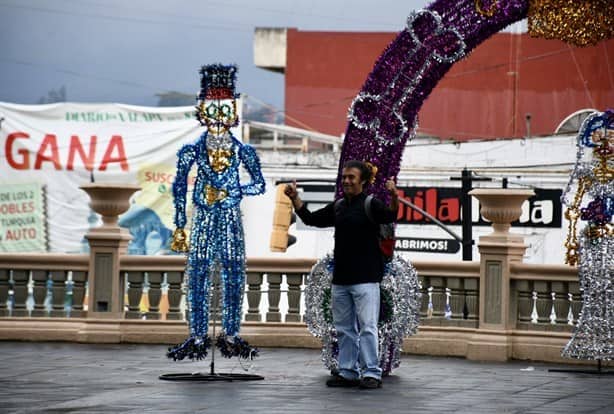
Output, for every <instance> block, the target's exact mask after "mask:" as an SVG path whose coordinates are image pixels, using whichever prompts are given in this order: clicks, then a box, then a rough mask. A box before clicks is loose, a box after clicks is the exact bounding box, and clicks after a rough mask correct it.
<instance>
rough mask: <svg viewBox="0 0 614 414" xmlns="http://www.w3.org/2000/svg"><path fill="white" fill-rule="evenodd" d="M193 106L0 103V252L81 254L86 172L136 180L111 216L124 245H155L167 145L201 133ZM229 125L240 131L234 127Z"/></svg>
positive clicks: (168, 167) (167, 169)
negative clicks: (128, 238)
mask: <svg viewBox="0 0 614 414" xmlns="http://www.w3.org/2000/svg"><path fill="white" fill-rule="evenodd" d="M237 107H238V108H241V103H240V102H238V103H237ZM193 112H194V108H193V107H174V108H161V107H154V108H150V107H139V106H132V105H122V104H77V103H59V104H49V105H16V104H9V103H2V102H0V120H1V121H0V197H1V199H0V232H2V234H0V252H14V251H32V252H35V251H36V252H41V251H50V252H71V253H77V252H86V251H87V243H86V241H85V240H84V239H83V235H84V234H85V233H86V232H87V230H88V228H90V227H94V226H97V225H98V224H99V218H98V217H97V216H96V214H94V213H93V212H92V211H91V210H90V208H89V206H88V203H89V198H88V196H87V195H86V194H85V193H84V192H83V191H82V190H80V189H79V186H80V185H82V184H84V183H87V182H90V181H91V180H92V179H93V180H94V181H95V182H122V183H130V184H138V185H140V186H141V187H142V188H143V190H142V191H140V192H138V193H136V194H135V195H134V196H133V197H132V200H131V207H130V210H129V211H128V212H127V213H125V214H124V215H123V216H122V217H121V218H120V225H121V226H122V227H126V228H128V229H129V230H130V233H131V234H132V236H133V240H132V242H131V243H130V245H129V252H130V253H132V254H161V253H165V252H166V251H167V248H168V240H169V238H170V235H171V233H172V231H173V229H174V227H173V221H172V220H173V212H174V210H173V206H172V196H171V184H172V182H173V179H174V171H175V162H176V153H177V151H178V150H179V148H180V147H181V146H182V145H183V144H185V143H188V142H193V141H195V140H196V139H197V138H198V137H199V136H200V134H201V133H202V132H203V131H204V129H203V128H202V127H201V126H200V125H199V123H198V121H197V120H196V119H195V117H194V114H193ZM239 115H241V114H239ZM233 133H234V134H235V136H236V137H237V138H238V139H241V134H240V129H239V128H236V129H235V130H233ZM29 238H31V240H30V239H29Z"/></svg>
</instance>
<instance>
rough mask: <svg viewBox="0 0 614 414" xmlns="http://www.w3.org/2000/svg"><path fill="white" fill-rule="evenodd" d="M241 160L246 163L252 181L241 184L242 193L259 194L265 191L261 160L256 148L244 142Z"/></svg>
mask: <svg viewBox="0 0 614 414" xmlns="http://www.w3.org/2000/svg"><path fill="white" fill-rule="evenodd" d="M239 157H240V158H241V162H243V165H245V168H246V169H247V172H248V173H249V176H250V178H251V181H250V182H249V183H247V184H242V185H241V194H245V195H258V194H263V193H264V191H265V183H264V177H263V176H262V169H261V168H260V160H259V159H258V155H257V154H256V150H255V149H254V147H252V146H251V145H247V144H243V145H242V146H241V149H240V150H239Z"/></svg>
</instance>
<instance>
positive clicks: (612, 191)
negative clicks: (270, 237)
mask: <svg viewBox="0 0 614 414" xmlns="http://www.w3.org/2000/svg"><path fill="white" fill-rule="evenodd" d="M587 149H588V150H590V149H592V154H590V155H592V157H589V156H587V155H588V154H585V151H586V152H588V151H587ZM613 176H614V111H612V110H608V111H605V112H595V113H593V114H592V115H590V116H589V117H587V118H586V120H585V121H584V123H583V124H582V127H581V128H580V131H579V135H578V139H577V160H576V165H575V166H574V169H573V171H572V173H571V177H570V180H569V184H568V185H567V187H566V189H565V192H564V194H563V197H562V201H563V203H564V204H566V205H567V206H569V207H570V210H573V211H575V210H578V207H579V206H580V204H581V201H582V199H583V198H584V197H585V196H586V197H587V198H588V199H589V203H588V204H586V206H585V207H584V208H582V209H580V210H579V211H580V212H581V215H580V217H579V218H580V219H581V220H583V221H584V222H586V225H585V227H584V228H582V229H581V230H580V232H579V233H580V235H579V238H578V242H577V253H578V254H577V257H578V276H579V281H580V290H581V292H582V311H581V312H580V316H579V317H578V322H577V325H576V327H575V330H574V332H573V335H572V338H571V340H570V341H569V343H567V345H566V346H565V348H564V349H563V352H562V355H563V356H564V357H568V358H578V359H588V360H610V359H613V358H614V287H613V286H612V285H613V282H614V234H613V231H612V229H613V223H612V214H613V212H614V180H613V179H612V177H613ZM574 181H578V182H584V183H585V184H582V185H580V188H579V189H578V190H577V194H576V196H575V198H574V199H573V200H571V199H570V197H569V195H570V193H571V185H572V183H573V182H574ZM574 209H575V210H574ZM572 233H573V232H572ZM573 237H574V234H570V235H569V236H568V243H569V240H572V241H573ZM572 246H574V245H573V243H572Z"/></svg>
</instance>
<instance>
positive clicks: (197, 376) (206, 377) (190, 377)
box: [159, 372, 264, 382]
mask: <svg viewBox="0 0 614 414" xmlns="http://www.w3.org/2000/svg"><path fill="white" fill-rule="evenodd" d="M159 378H160V379H161V380H165V381H227V382H232V381H258V380H263V379H264V377H262V376H260V375H252V374H232V373H230V374H226V373H221V372H220V373H217V374H201V373H200V372H194V373H189V372H185V373H179V374H162V375H160V377H159Z"/></svg>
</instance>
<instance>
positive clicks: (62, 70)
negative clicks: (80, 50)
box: [0, 57, 156, 89]
mask: <svg viewBox="0 0 614 414" xmlns="http://www.w3.org/2000/svg"><path fill="white" fill-rule="evenodd" d="M0 62H5V63H11V64H15V65H24V66H32V67H40V68H44V69H46V70H52V71H54V72H59V73H66V74H68V75H72V76H77V77H80V78H86V79H96V80H101V81H105V82H111V83H117V84H120V85H124V86H129V87H132V88H141V89H156V88H155V87H153V86H150V85H145V84H142V83H138V82H133V81H127V80H122V79H113V78H106V77H103V76H96V75H91V74H87V73H82V72H77V71H74V70H70V69H65V68H60V67H54V66H52V65H50V64H48V63H40V62H32V61H26V60H17V59H7V58H3V57H0Z"/></svg>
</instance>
